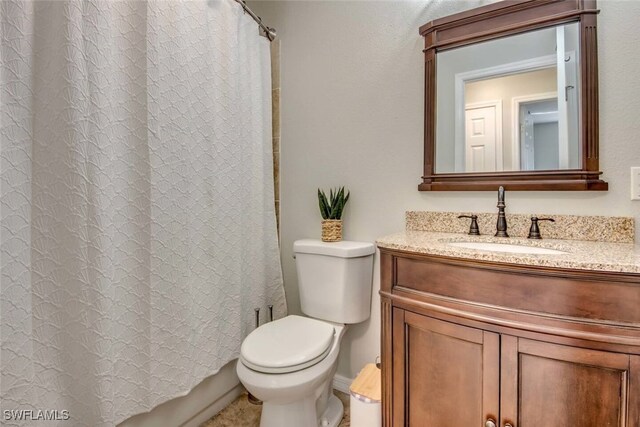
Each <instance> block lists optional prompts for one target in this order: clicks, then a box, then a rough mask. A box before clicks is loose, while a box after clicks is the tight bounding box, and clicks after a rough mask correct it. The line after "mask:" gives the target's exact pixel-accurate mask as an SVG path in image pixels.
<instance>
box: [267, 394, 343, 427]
mask: <svg viewBox="0 0 640 427" xmlns="http://www.w3.org/2000/svg"><path fill="white" fill-rule="evenodd" d="M315 407H316V399H315V398H312V397H309V398H308V399H304V400H303V401H298V402H296V403H293V404H285V405H275V404H270V403H267V402H264V403H263V405H262V416H261V417H260V427H337V426H338V424H340V421H341V420H342V415H343V414H344V408H343V406H342V402H341V401H340V399H338V398H337V397H336V396H335V395H334V394H333V393H331V397H329V401H328V402H327V409H325V411H324V413H323V414H322V416H321V417H320V418H319V419H316V417H315V415H316V411H315Z"/></svg>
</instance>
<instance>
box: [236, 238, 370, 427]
mask: <svg viewBox="0 0 640 427" xmlns="http://www.w3.org/2000/svg"><path fill="white" fill-rule="evenodd" d="M293 252H294V254H295V258H296V269H297V273H298V287H299V292H300V306H301V309H302V312H303V313H304V314H305V316H296V315H289V316H286V317H284V318H282V319H279V320H275V321H273V322H269V323H266V324H264V325H262V326H260V327H259V328H257V329H256V330H254V331H253V332H251V334H249V336H247V338H245V340H244V342H243V343H242V348H241V351H240V358H239V360H238V363H237V365H236V371H237V373H238V377H239V378H240V381H241V382H242V384H243V385H244V386H245V388H246V389H247V390H248V391H249V392H250V393H251V394H253V395H254V396H255V397H257V398H258V399H260V400H262V402H263V404H262V415H261V419H260V427H317V426H321V427H336V426H337V425H338V424H339V423H340V420H341V419H342V414H343V411H344V408H343V407H342V402H340V400H339V399H338V398H337V397H336V396H334V394H333V387H332V382H333V376H334V375H335V372H336V368H337V364H338V354H339V352H340V342H341V340H342V337H343V336H344V333H345V330H346V328H347V325H348V324H353V323H360V322H363V321H365V320H367V319H368V318H369V315H370V307H371V280H372V276H373V254H374V252H375V247H374V245H373V244H372V243H364V242H349V241H342V242H336V243H326V242H322V241H319V240H311V239H305V240H298V241H296V242H295V243H294V244H293Z"/></svg>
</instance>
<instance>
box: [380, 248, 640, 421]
mask: <svg viewBox="0 0 640 427" xmlns="http://www.w3.org/2000/svg"><path fill="white" fill-rule="evenodd" d="M639 279H640V278H639V277H638V275H633V274H619V273H602V272H591V273H590V272H582V271H567V270H553V269H548V268H538V267H527V266H514V265H504V264H493V263H483V262H477V261H469V260H462V259H452V258H445V257H437V256H430V255H416V254H413V253H405V252H401V251H392V250H387V249H384V248H381V291H380V293H381V301H382V321H383V324H382V375H383V425H384V426H387V427H389V426H394V427H399V426H412V427H436V426H438V427H439V426H464V427H473V426H478V427H489V426H492V424H491V423H490V421H493V422H494V423H495V425H496V426H497V427H509V426H511V427H539V426H550V427H601V426H611V427H640V322H637V321H634V320H633V319H634V318H635V317H636V316H640V313H630V312H624V311H625V310H626V309H625V307H632V306H633V305H635V311H637V312H640V280H639ZM486 281H490V282H491V283H492V284H493V285H495V284H496V283H497V284H502V286H504V289H502V293H501V295H498V294H496V295H495V296H494V298H493V301H488V300H487V297H488V293H489V292H495V291H496V289H494V288H493V287H492V286H488V283H486ZM559 281H560V282H562V281H565V282H567V283H564V285H566V286H569V287H582V288H583V289H582V291H583V292H576V294H577V295H582V294H583V293H584V292H586V293H588V294H593V293H594V292H595V291H596V290H601V289H602V287H603V286H604V285H606V286H609V288H610V289H609V291H610V293H611V292H613V293H614V294H611V295H597V292H596V293H595V294H593V295H592V298H593V300H594V301H595V300H597V299H598V298H600V299H601V300H603V301H604V303H605V304H604V305H600V304H595V303H594V304H593V305H592V306H591V310H590V311H587V309H586V307H584V301H573V302H571V301H569V300H568V298H570V293H567V292H566V291H567V289H566V288H565V287H564V286H563V285H562V284H558V283H560V282H559ZM545 283H546V286H544V284H545ZM445 285H448V287H447V286H445ZM532 287H533V288H535V289H537V290H538V292H536V293H533V292H531V288H532ZM465 288H467V289H468V291H467V292H466V293H465V291H464V289H465ZM621 289H622V290H621ZM616 291H619V293H620V294H622V295H624V296H626V297H630V298H632V301H631V302H632V303H633V304H632V305H628V304H627V303H628V302H629V301H626V302H621V303H620V304H619V305H618V307H613V309H612V307H609V305H610V304H612V303H613V302H612V299H615V298H616V296H615V292H616ZM554 293H556V294H557V295H556V296H555V299H554V298H553V294H554ZM634 293H635V297H634ZM505 295H508V296H505ZM633 298H635V299H633ZM511 299H513V301H514V303H513V304H508V302H509V301H511ZM522 299H526V300H527V301H523V300H522ZM587 299H589V298H587ZM515 301H520V302H519V303H516V302H515ZM536 304H539V306H538V307H539V309H538V311H533V310H531V307H536ZM522 305H524V306H526V308H527V309H526V310H525V309H522V307H521V306H522ZM616 309H617V310H618V311H619V313H618V314H617V315H610V314H611V313H615V312H616ZM562 310H565V311H566V313H562V312H561V311H562ZM577 310H585V311H583V312H582V317H577V316H575V314H576V312H577ZM567 313H569V314H567ZM605 314H607V315H610V316H609V317H608V318H607V317H605V316H604V315H605ZM488 421H489V424H487V422H488Z"/></svg>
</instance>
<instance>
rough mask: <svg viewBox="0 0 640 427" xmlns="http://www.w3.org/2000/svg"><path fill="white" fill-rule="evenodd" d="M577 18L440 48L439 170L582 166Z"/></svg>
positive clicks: (437, 136) (531, 168)
mask: <svg viewBox="0 0 640 427" xmlns="http://www.w3.org/2000/svg"><path fill="white" fill-rule="evenodd" d="M578 36H579V28H578V24H577V23H572V24H567V25H560V26H557V27H551V28H545V29H542V30H537V31H531V32H528V33H524V34H519V35H515V36H510V37H505V38H501V39H495V40H491V41H487V42H483V43H477V44H473V45H469V46H464V47H460V48H456V49H451V50H447V51H442V52H439V53H438V55H437V62H436V67H437V76H438V77H437V94H436V103H437V108H436V111H437V116H436V150H435V160H436V161H435V169H436V172H437V173H451V172H457V173H459V172H496V171H520V170H522V171H532V170H557V169H579V168H581V167H582V165H581V152H580V143H579V142H580V118H579V107H580V106H579V103H580V94H579V86H580V85H579V63H578V60H577V58H579V55H580V53H579V49H580V46H579V38H578Z"/></svg>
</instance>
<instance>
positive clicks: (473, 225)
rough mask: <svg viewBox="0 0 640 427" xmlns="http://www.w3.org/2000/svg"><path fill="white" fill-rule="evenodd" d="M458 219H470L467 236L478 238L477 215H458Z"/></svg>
mask: <svg viewBox="0 0 640 427" xmlns="http://www.w3.org/2000/svg"><path fill="white" fill-rule="evenodd" d="M458 218H470V219H471V226H469V233H468V234H469V235H471V236H479V235H480V228H478V215H458Z"/></svg>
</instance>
